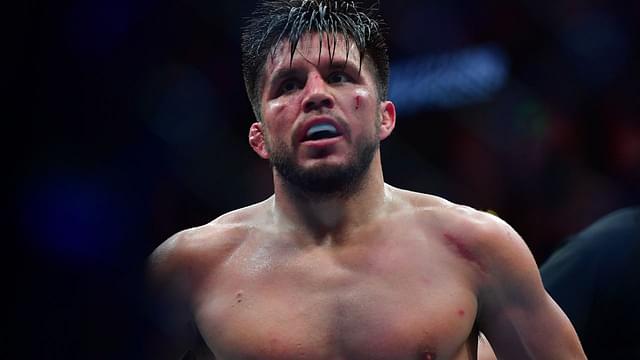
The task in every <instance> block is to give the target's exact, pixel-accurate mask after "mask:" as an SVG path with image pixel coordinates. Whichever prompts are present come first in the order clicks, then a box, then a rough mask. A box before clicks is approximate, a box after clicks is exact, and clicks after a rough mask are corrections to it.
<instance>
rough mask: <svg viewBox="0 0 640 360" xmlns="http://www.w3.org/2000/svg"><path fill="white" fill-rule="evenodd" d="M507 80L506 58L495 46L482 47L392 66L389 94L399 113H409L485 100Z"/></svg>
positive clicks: (420, 58) (426, 57)
mask: <svg viewBox="0 0 640 360" xmlns="http://www.w3.org/2000/svg"><path fill="white" fill-rule="evenodd" d="M507 79H508V59H507V57H506V55H505V54H504V52H503V51H502V50H501V49H499V48H497V47H495V46H485V47H479V48H473V49H466V50H462V51H459V52H457V53H453V54H445V55H438V56H422V57H418V58H415V59H411V60H408V61H404V62H399V63H395V64H393V65H392V66H391V81H390V84H389V94H390V98H391V99H392V100H393V101H394V103H395V104H396V107H397V108H398V112H399V113H402V114H411V113H415V112H417V111H420V110H422V109H429V108H445V109H446V108H455V107H459V106H464V105H469V104H473V103H478V102H482V101H486V100H487V99H489V98H490V97H491V96H492V95H493V94H495V92H496V91H498V90H499V89H500V88H502V86H503V85H504V84H505V83H506V81H507Z"/></svg>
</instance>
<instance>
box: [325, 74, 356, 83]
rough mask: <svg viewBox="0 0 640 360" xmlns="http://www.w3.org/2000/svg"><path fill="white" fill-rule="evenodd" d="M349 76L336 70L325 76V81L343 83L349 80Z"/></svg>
mask: <svg viewBox="0 0 640 360" xmlns="http://www.w3.org/2000/svg"><path fill="white" fill-rule="evenodd" d="M351 81H352V79H351V76H349V75H347V74H345V73H344V72H342V71H336V72H334V73H331V75H329V77H328V78H327V82H328V83H329V84H340V83H345V82H351Z"/></svg>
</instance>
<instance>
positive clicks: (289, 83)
mask: <svg viewBox="0 0 640 360" xmlns="http://www.w3.org/2000/svg"><path fill="white" fill-rule="evenodd" d="M300 88H301V86H300V81H298V80H296V79H289V80H285V81H283V82H282V84H280V91H279V92H280V93H281V94H287V93H290V92H293V91H296V90H299V89H300Z"/></svg>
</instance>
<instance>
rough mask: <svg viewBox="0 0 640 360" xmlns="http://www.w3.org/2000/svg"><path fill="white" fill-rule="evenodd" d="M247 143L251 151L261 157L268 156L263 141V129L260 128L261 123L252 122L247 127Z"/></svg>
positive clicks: (266, 157)
mask: <svg viewBox="0 0 640 360" xmlns="http://www.w3.org/2000/svg"><path fill="white" fill-rule="evenodd" d="M249 145H251V148H252V149H253V151H255V152H256V154H258V156H260V157H261V158H263V159H265V160H266V159H268V158H269V150H268V149H267V144H266V143H265V138H264V131H263V129H262V123H259V122H254V123H253V124H251V127H250V128H249Z"/></svg>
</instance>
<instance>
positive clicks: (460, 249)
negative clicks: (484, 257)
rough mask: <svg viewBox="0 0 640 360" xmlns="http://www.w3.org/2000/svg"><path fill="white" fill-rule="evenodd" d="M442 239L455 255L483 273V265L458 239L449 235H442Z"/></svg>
mask: <svg viewBox="0 0 640 360" xmlns="http://www.w3.org/2000/svg"><path fill="white" fill-rule="evenodd" d="M444 237H445V239H447V242H448V243H449V245H451V247H452V248H453V249H454V250H455V251H456V254H458V256H460V257H461V258H463V259H465V260H467V261H469V262H472V263H474V264H476V265H477V266H478V267H479V268H480V270H482V271H483V272H484V271H485V267H484V265H483V264H482V263H481V262H480V261H479V260H478V257H477V256H476V254H474V253H473V252H471V251H470V250H469V249H468V248H467V246H466V245H465V244H463V242H462V241H461V240H460V239H458V238H456V237H454V236H452V235H449V234H444Z"/></svg>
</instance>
